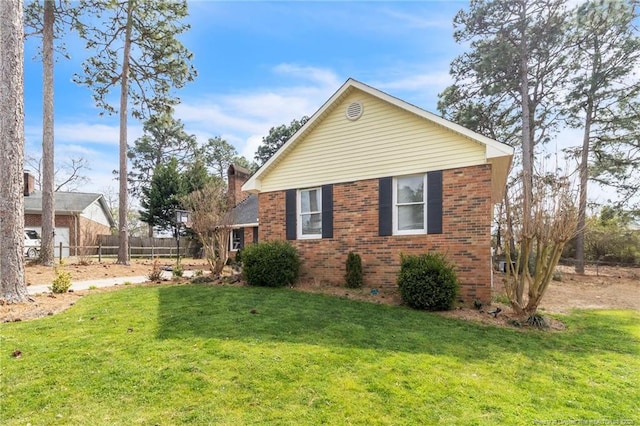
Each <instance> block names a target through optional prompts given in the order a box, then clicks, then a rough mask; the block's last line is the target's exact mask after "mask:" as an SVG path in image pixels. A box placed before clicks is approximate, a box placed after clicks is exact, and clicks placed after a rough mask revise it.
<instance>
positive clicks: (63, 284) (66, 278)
mask: <svg viewBox="0 0 640 426" xmlns="http://www.w3.org/2000/svg"><path fill="white" fill-rule="evenodd" d="M55 273H56V277H55V278H54V279H53V282H52V283H51V292H53V293H56V294H61V293H66V292H67V291H69V288H70V287H71V272H68V271H65V270H64V269H63V268H62V264H60V267H59V268H56V270H55Z"/></svg>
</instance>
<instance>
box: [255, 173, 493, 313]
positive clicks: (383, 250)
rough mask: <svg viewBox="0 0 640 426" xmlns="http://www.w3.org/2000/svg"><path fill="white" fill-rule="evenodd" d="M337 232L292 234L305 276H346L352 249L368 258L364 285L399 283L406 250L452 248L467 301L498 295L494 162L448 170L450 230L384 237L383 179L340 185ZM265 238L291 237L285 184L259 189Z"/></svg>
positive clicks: (446, 226) (339, 280)
mask: <svg viewBox="0 0 640 426" xmlns="http://www.w3.org/2000/svg"><path fill="white" fill-rule="evenodd" d="M333 204H334V208H333V238H330V239H317V240H295V241H290V242H291V243H292V244H293V245H294V246H295V247H296V248H297V249H298V251H299V253H300V255H301V257H302V260H303V266H302V277H301V278H302V279H308V280H309V279H313V280H317V281H321V282H329V283H332V284H335V285H342V284H343V283H344V273H345V263H346V259H347V255H348V253H349V252H350V251H353V252H355V253H358V254H359V255H360V256H361V257H362V265H363V273H364V277H363V278H364V285H365V286H367V287H395V286H396V277H397V274H398V271H399V269H400V253H404V254H422V253H427V252H429V251H438V252H442V253H444V254H445V255H446V256H447V258H448V259H449V260H450V261H452V262H453V263H455V265H456V267H457V272H458V277H459V280H460V283H461V290H460V296H461V299H462V300H463V301H464V302H465V303H471V302H473V300H474V299H479V300H481V301H482V302H483V303H488V302H490V300H491V218H492V203H491V166H490V165H482V166H474V167H466V168H461V169H454V170H445V171H444V172H443V233H442V234H423V235H401V236H386V237H381V236H378V180H377V179H370V180H363V181H358V182H350V183H341V184H336V185H334V187H333ZM259 217H260V228H259V240H260V241H272V240H284V239H285V193H284V191H276V192H268V193H261V194H260V195H259Z"/></svg>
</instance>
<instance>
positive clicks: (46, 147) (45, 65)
mask: <svg viewBox="0 0 640 426" xmlns="http://www.w3.org/2000/svg"><path fill="white" fill-rule="evenodd" d="M54 7H55V5H54V0H45V2H44V25H43V32H42V80H43V81H42V163H43V176H42V181H41V185H40V186H41V189H42V244H41V247H40V262H41V263H42V264H43V265H46V266H53V259H54V255H53V251H54V247H53V246H54V236H55V201H54V181H53V180H54V177H53V175H54V171H53V169H54V167H53V158H54V150H53V137H54V136H53V114H54V106H53V25H54V21H55V17H54V13H53V12H54Z"/></svg>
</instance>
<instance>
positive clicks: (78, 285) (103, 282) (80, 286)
mask: <svg viewBox="0 0 640 426" xmlns="http://www.w3.org/2000/svg"><path fill="white" fill-rule="evenodd" d="M0 1H2V0H0ZM192 275H193V271H184V275H183V277H186V278H189V277H191V276H192ZM161 278H162V279H163V280H170V279H171V278H173V276H172V274H171V272H170V271H162V275H161ZM147 281H149V277H148V276H146V275H145V276H134V277H116V278H100V279H97V280H86V281H74V282H73V283H71V288H70V290H73V291H80V290H88V289H89V288H94V287H96V288H99V287H111V286H115V285H124V283H131V284H139V283H144V282H147ZM49 287H51V284H37V285H30V286H28V287H27V292H28V293H29V294H38V293H50V292H51V290H50V289H49Z"/></svg>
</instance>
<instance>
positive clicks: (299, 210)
mask: <svg viewBox="0 0 640 426" xmlns="http://www.w3.org/2000/svg"><path fill="white" fill-rule="evenodd" d="M314 189H315V190H317V191H319V192H320V205H319V206H318V207H320V210H319V211H317V212H309V213H305V214H313V213H319V214H320V215H321V217H322V187H321V186H317V187H312V188H303V189H298V191H297V194H296V214H297V218H296V219H297V220H296V228H297V234H298V235H297V238H298V239H299V240H317V239H321V238H322V232H320V233H319V234H302V197H301V196H300V194H301V193H302V192H303V191H311V190H314Z"/></svg>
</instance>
